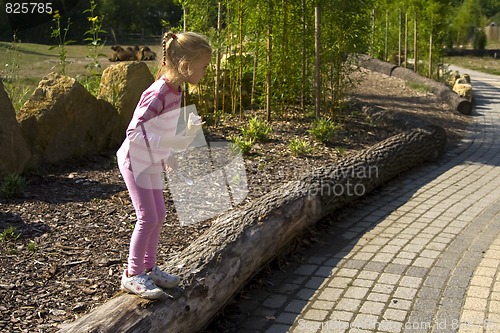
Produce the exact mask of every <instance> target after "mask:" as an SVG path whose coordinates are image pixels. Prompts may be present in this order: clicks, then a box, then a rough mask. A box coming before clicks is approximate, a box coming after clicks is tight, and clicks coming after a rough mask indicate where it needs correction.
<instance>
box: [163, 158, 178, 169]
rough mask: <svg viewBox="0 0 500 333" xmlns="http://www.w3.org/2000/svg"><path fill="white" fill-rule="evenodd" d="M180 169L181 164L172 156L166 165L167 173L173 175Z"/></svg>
mask: <svg viewBox="0 0 500 333" xmlns="http://www.w3.org/2000/svg"><path fill="white" fill-rule="evenodd" d="M178 168H179V163H178V162H177V159H176V158H175V157H173V156H172V155H170V156H169V157H168V159H167V161H166V163H165V172H167V173H171V172H174V171H176V170H177V169H178Z"/></svg>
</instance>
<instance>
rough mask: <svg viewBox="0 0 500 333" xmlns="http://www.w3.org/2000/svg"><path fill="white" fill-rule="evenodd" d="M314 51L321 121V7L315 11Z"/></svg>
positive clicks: (317, 99) (316, 94) (316, 107)
mask: <svg viewBox="0 0 500 333" xmlns="http://www.w3.org/2000/svg"><path fill="white" fill-rule="evenodd" d="M314 14H315V15H314V22H315V23H314V46H315V47H314V49H315V51H314V52H315V64H314V83H315V87H314V88H315V96H316V99H315V105H314V108H315V113H316V118H318V119H319V117H320V116H321V76H320V74H321V73H320V66H321V61H320V36H321V27H320V22H321V17H320V16H321V9H320V7H319V6H316V8H315V10H314Z"/></svg>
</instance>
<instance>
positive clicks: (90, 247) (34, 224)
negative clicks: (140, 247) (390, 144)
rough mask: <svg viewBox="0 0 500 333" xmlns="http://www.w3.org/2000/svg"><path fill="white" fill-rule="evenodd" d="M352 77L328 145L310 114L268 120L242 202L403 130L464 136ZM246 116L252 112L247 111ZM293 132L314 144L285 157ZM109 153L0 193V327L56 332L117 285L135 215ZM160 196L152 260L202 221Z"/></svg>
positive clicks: (421, 103)
mask: <svg viewBox="0 0 500 333" xmlns="http://www.w3.org/2000/svg"><path fill="white" fill-rule="evenodd" d="M356 76H357V78H358V79H361V84H360V85H359V86H358V87H357V88H356V89H355V91H353V92H352V94H351V100H350V108H349V110H348V111H346V112H345V113H344V114H343V115H342V116H341V118H342V121H341V123H342V124H343V125H342V128H341V130H340V131H339V132H338V134H337V135H336V137H335V138H334V140H333V141H332V142H333V143H332V144H328V145H324V144H320V143H318V142H316V141H314V140H313V139H312V138H311V137H310V135H309V133H308V130H309V129H310V125H311V123H312V120H313V119H312V117H308V116H304V115H303V114H301V113H300V112H299V111H297V110H293V109H289V110H287V111H286V113H283V114H282V115H280V117H279V119H278V117H276V119H275V120H273V123H272V126H273V129H274V130H273V134H272V137H271V139H270V140H269V141H268V142H265V143H259V144H257V145H256V146H255V147H254V148H253V150H252V153H251V154H250V155H248V156H246V157H245V165H246V171H247V178H248V187H249V195H248V197H247V198H246V200H252V199H253V198H256V197H258V196H261V195H262V194H264V193H266V192H268V191H269V190H271V189H273V188H275V187H276V186H279V185H280V184H282V183H284V182H286V181H288V180H291V179H296V178H297V177H299V176H300V175H301V174H303V173H305V172H309V171H312V170H313V169H314V168H317V167H320V166H324V165H327V164H330V163H333V162H335V161H336V160H338V159H340V158H342V156H344V155H345V154H350V153H353V152H355V151H358V150H361V149H364V148H366V147H368V146H370V145H373V144H374V143H376V142H379V141H381V140H383V139H385V138H387V137H389V136H391V135H394V134H396V133H399V132H401V131H402V130H404V129H406V128H407V127H413V126H415V125H422V124H425V123H431V124H436V125H440V126H442V127H444V128H445V129H446V131H447V133H448V136H449V146H450V147H452V146H453V145H454V144H456V143H457V142H458V141H459V140H460V138H461V137H462V136H463V134H464V131H465V127H466V125H467V123H468V122H469V121H470V118H467V117H466V116H463V115H461V114H459V113H457V112H456V111H453V110H450V108H449V107H448V106H447V105H445V104H444V103H443V102H442V101H440V100H438V99H437V97H436V96H434V95H432V94H430V93H428V92H423V91H419V90H414V89H411V88H409V87H408V86H407V85H406V84H405V83H404V82H403V81H401V80H399V79H396V78H390V77H387V76H385V75H382V74H378V73H372V72H369V71H364V72H363V73H361V74H356ZM254 114H259V112H258V111H254V112H250V111H249V112H248V113H247V115H249V116H252V115H254ZM380 115H381V116H380ZM339 117H340V116H339ZM339 117H338V118H339ZM243 124H244V122H243V121H241V120H239V119H238V118H236V117H227V118H226V119H225V120H224V123H223V125H222V126H218V127H217V128H216V127H213V126H208V127H207V128H206V129H205V133H206V136H207V139H208V140H212V139H215V138H226V139H229V138H230V137H231V136H232V135H234V134H238V133H239V128H240V126H242V125H243ZM293 138H302V139H306V140H310V142H311V143H312V146H313V147H314V151H313V152H311V153H310V154H308V155H305V156H300V157H296V156H293V155H292V154H291V153H290V152H289V149H288V143H289V142H290V140H291V139H293ZM114 153H115V151H108V152H102V153H99V154H96V155H93V156H87V157H85V158H81V159H75V160H71V161H67V162H65V163H60V164H58V165H51V166H46V167H44V168H42V169H38V170H34V171H33V172H30V173H29V174H27V175H26V178H27V180H28V184H27V186H26V188H25V191H24V195H23V197H22V198H17V199H8V200H7V199H0V233H2V232H4V231H5V230H6V229H7V228H8V227H9V226H12V227H14V228H15V230H16V232H17V233H19V238H17V239H14V238H10V239H7V240H4V241H0V253H1V256H0V299H1V300H2V301H1V303H0V331H2V332H55V331H57V330H58V325H60V324H61V323H63V322H67V321H73V320H75V319H76V318H78V317H80V316H82V315H83V314H85V313H87V312H88V311H91V310H92V309H93V308H95V307H97V306H99V305H100V304H102V303H104V302H106V300H108V299H109V298H111V297H113V295H115V294H117V293H118V292H120V291H119V280H120V277H121V274H122V271H123V269H124V265H125V264H126V258H127V252H128V245H129V240H130V235H131V232H132V228H133V226H134V222H135V213H134V210H133V207H132V205H131V202H130V199H129V197H128V193H127V191H126V188H125V185H124V183H123V180H122V179H121V176H120V174H119V171H118V168H117V166H116V160H115V157H114ZM165 200H166V203H167V210H168V212H167V214H168V216H167V219H166V222H165V226H164V228H163V230H162V234H161V239H160V248H159V254H158V261H159V264H160V265H161V264H162V263H163V262H165V261H167V260H168V258H169V257H171V256H172V255H174V254H176V253H178V252H179V251H181V250H182V249H184V248H185V247H186V246H187V245H188V244H189V243H190V242H191V241H193V240H194V239H196V238H197V237H199V235H200V234H202V233H203V232H204V231H205V230H206V229H207V227H208V226H209V225H210V223H211V222H210V221H206V222H202V223H198V224H195V225H191V226H188V227H181V226H179V224H178V221H177V218H176V214H175V211H174V208H173V201H172V199H171V197H170V195H169V194H168V192H167V193H166V196H165ZM4 234H5V233H4ZM212 326H213V325H212ZM212 331H213V332H217V331H218V330H217V328H215V329H214V328H213V327H212ZM220 331H222V330H220Z"/></svg>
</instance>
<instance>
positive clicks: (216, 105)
mask: <svg viewBox="0 0 500 333" xmlns="http://www.w3.org/2000/svg"><path fill="white" fill-rule="evenodd" d="M221 28H222V3H221V2H220V1H219V2H218V4H217V50H216V53H215V84H214V86H215V89H214V116H215V126H217V123H218V119H217V115H218V112H219V107H220V105H219V84H220V82H219V81H220V60H221V59H220V58H221V53H220V45H221V42H220V32H221ZM222 112H223V113H224V110H222Z"/></svg>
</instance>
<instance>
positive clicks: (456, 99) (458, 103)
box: [358, 55, 473, 115]
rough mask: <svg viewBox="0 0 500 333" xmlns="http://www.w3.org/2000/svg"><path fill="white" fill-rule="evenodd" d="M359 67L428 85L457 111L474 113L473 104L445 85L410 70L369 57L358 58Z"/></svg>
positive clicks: (467, 113) (466, 113)
mask: <svg viewBox="0 0 500 333" xmlns="http://www.w3.org/2000/svg"><path fill="white" fill-rule="evenodd" d="M358 65H359V66H361V67H364V68H366V69H369V70H371V71H374V72H379V73H383V74H385V75H388V76H394V77H397V78H400V79H403V80H405V81H409V82H415V83H420V84H423V85H426V86H428V87H429V88H430V89H431V91H432V92H433V93H434V94H436V95H438V96H439V97H440V98H441V99H442V100H443V101H445V102H446V103H447V104H448V105H450V106H451V107H452V108H454V109H455V110H456V111H458V112H460V113H462V114H465V115H470V114H471V113H472V107H473V105H472V102H471V101H469V100H467V99H465V98H463V97H460V96H459V95H457V94H456V93H455V92H454V91H453V90H451V89H450V88H449V87H448V86H446V85H445V84H444V83H441V82H437V81H434V80H432V79H429V78H426V77H423V76H421V75H419V74H418V73H415V72H414V71H412V70H410V69H408V68H402V67H398V66H396V65H393V64H390V63H387V62H383V61H380V60H378V59H375V58H371V57H369V56H367V55H359V56H358Z"/></svg>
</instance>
